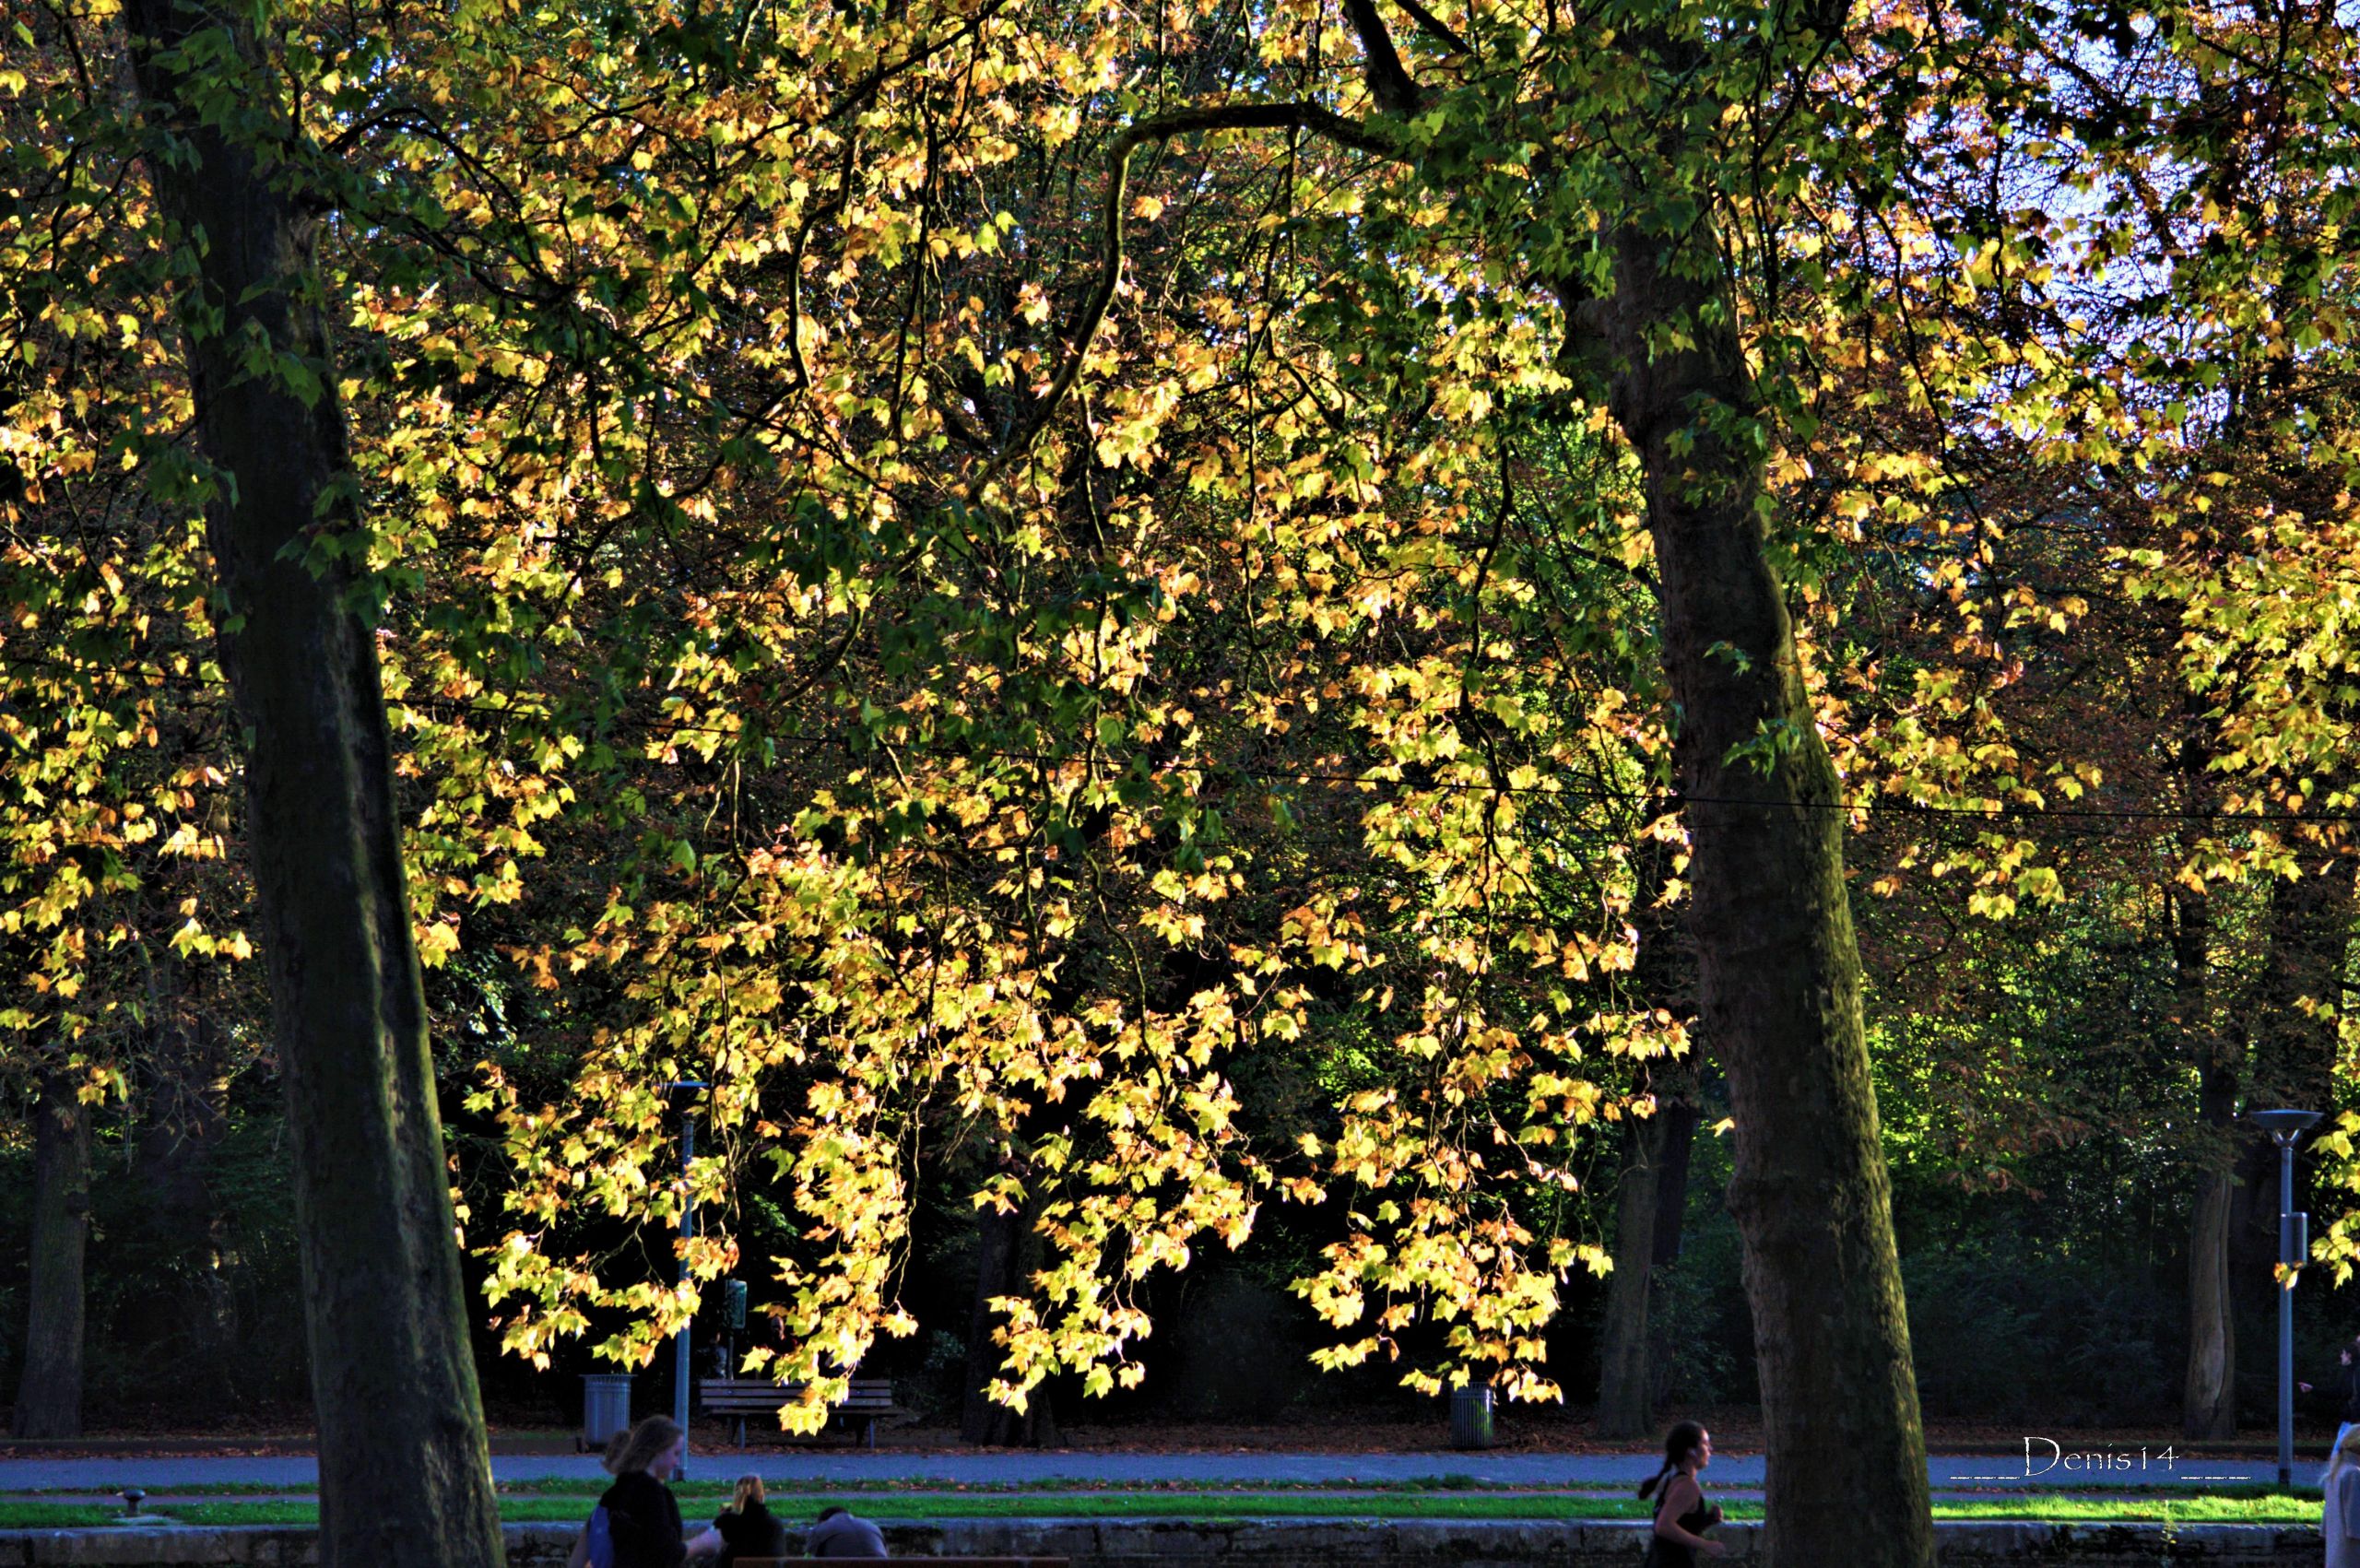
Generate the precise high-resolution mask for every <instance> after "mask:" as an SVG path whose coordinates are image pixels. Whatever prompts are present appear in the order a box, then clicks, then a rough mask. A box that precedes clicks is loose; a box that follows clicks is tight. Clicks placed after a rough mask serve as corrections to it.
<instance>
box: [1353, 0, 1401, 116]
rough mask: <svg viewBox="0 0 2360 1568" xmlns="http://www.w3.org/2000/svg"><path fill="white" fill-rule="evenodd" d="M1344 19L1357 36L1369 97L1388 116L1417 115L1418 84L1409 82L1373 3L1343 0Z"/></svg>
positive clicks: (1398, 54) (1366, 0)
mask: <svg viewBox="0 0 2360 1568" xmlns="http://www.w3.org/2000/svg"><path fill="white" fill-rule="evenodd" d="M1344 15H1345V16H1347V17H1349V18H1351V23H1352V30H1353V31H1354V32H1356V33H1358V34H1360V40H1361V54H1362V57H1363V59H1364V60H1365V61H1366V62H1367V71H1368V90H1369V95H1370V96H1371V97H1373V98H1375V100H1376V106H1377V107H1378V108H1379V109H1382V110H1384V111H1385V112H1386V113H1387V114H1396V115H1399V116H1400V117H1401V118H1403V119H1405V120H1406V119H1408V118H1409V117H1410V115H1412V114H1415V113H1416V112H1418V84H1417V83H1416V82H1414V81H1412V80H1410V73H1409V71H1408V70H1407V69H1406V68H1405V67H1404V66H1403V65H1402V64H1401V55H1400V52H1399V51H1398V50H1396V49H1395V48H1394V47H1393V35H1392V34H1391V33H1389V32H1387V31H1386V28H1385V23H1384V21H1383V20H1382V19H1381V18H1379V17H1378V16H1377V14H1376V0H1344Z"/></svg>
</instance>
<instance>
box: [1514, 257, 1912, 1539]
mask: <svg viewBox="0 0 2360 1568" xmlns="http://www.w3.org/2000/svg"><path fill="white" fill-rule="evenodd" d="M1612 255H1613V259H1614V281H1613V292H1612V293H1611V295H1609V296H1606V297H1603V298H1591V297H1590V295H1589V293H1588V291H1587V289H1584V288H1582V287H1581V286H1579V285H1577V284H1568V285H1566V286H1564V287H1563V288H1561V289H1560V291H1559V292H1560V295H1561V297H1562V298H1563V299H1564V301H1565V303H1566V307H1567V313H1568V315H1569V317H1570V318H1571V327H1570V330H1571V333H1572V335H1573V336H1572V338H1571V340H1570V341H1569V350H1570V352H1571V353H1573V354H1574V355H1575V356H1576V357H1577V358H1579V359H1581V360H1587V361H1588V365H1589V368H1590V369H1591V370H1592V371H1593V372H1594V373H1596V374H1598V375H1599V376H1602V377H1603V378H1604V380H1605V381H1606V383H1607V385H1608V388H1609V395H1610V396H1609V406H1610V408H1611V412H1612V414H1613V416H1614V418H1615V420H1616V422H1617V423H1618V424H1619V425H1620V427H1621V428H1622V432H1623V434H1624V436H1625V437H1626V439H1627V440H1628V441H1629V442H1630V443H1631V445H1632V447H1633V448H1634V450H1635V451H1636V453H1637V454H1638V456H1639V459H1640V463H1641V466H1642V470H1643V473H1644V476H1645V485H1646V516H1647V526H1648V531H1649V533H1650V535H1651V536H1652V538H1653V541H1654V545H1655V556H1656V568H1657V572H1658V580H1659V583H1660V585H1661V596H1662V601H1663V611H1664V614H1663V628H1662V637H1663V658H1664V664H1665V670H1666V674H1667V676H1668V677H1669V679H1670V688H1671V693H1672V701H1673V705H1674V708H1675V711H1676V712H1677V713H1678V714H1679V718H1680V730H1679V735H1678V737H1677V740H1676V752H1675V756H1676V762H1677V768H1678V776H1679V782H1680V787H1681V795H1682V796H1683V800H1684V807H1683V812H1684V819H1685V822H1686V825H1687V829H1688V833H1689V841H1690V845H1691V850H1692V859H1691V863H1690V868H1689V878H1690V885H1691V892H1690V929H1691V931H1692V932H1693V937H1694V940H1695V947H1696V966H1697V989H1698V1024H1699V1027H1700V1028H1701V1030H1702V1031H1703V1033H1704V1036H1705V1039H1707V1040H1709V1041H1710V1042H1711V1043H1712V1049H1713V1052H1714V1055H1715V1058H1716V1060H1717V1062H1718V1063H1719V1064H1720V1067H1721V1070H1722V1072H1723V1073H1724V1074H1725V1076H1726V1078H1727V1081H1728V1086H1729V1108H1730V1112H1731V1114H1732V1115H1733V1117H1734V1118H1735V1122H1736V1126H1735V1150H1734V1161H1735V1171H1734V1174H1733V1176H1732V1178H1731V1180H1730V1183H1729V1209H1730V1212H1731V1214H1732V1216H1733V1217H1734V1218H1735V1219H1736V1220H1737V1224H1738V1228H1739V1232H1740V1237H1741V1239H1742V1244H1743V1252H1744V1274H1745V1285H1746V1295H1747V1298H1748V1300H1749V1302H1750V1303H1752V1311H1753V1328H1754V1346H1755V1353H1756V1358H1757V1362H1758V1366H1759V1371H1760V1375H1761V1385H1762V1401H1763V1424H1764V1440H1765V1446H1766V1450H1767V1455H1768V1474H1767V1476H1766V1478H1765V1491H1766V1498H1765V1503H1764V1515H1765V1517H1766V1520H1767V1527H1766V1541H1765V1545H1766V1549H1767V1555H1768V1559H1769V1561H1770V1562H1772V1563H1774V1564H1776V1565H1777V1568H1815V1565H1817V1564H1822V1563H1829V1562H1846V1563H1852V1564H1860V1565H1864V1568H1881V1565H1886V1564H1891V1565H1894V1568H1905V1565H1906V1568H1929V1565H1930V1564H1931V1563H1932V1562H1933V1561H1934V1541H1933V1525H1932V1517H1931V1511H1930V1505H1929V1495H1928V1488H1927V1479H1926V1461H1925V1439H1924V1434H1923V1432H1922V1429H1921V1427H1920V1425H1919V1421H1918V1409H1917V1380H1916V1376H1915V1373H1914V1371H1913V1369H1912V1367H1911V1363H1910V1355H1909V1329H1908V1318H1907V1315H1906V1312H1905V1310H1904V1308H1903V1304H1902V1292H1901V1274H1900V1267H1899V1263H1898V1259H1897V1256H1896V1252H1895V1248H1894V1235H1893V1215H1892V1190H1891V1184H1890V1180H1889V1178H1888V1176H1887V1173H1886V1171H1885V1164H1884V1155H1883V1150H1882V1148H1881V1147H1880V1145H1879V1143H1878V1131H1877V1109H1876V1098H1875V1094H1874V1091H1873V1090H1872V1089H1871V1087H1870V1079H1869V1058H1868V1049H1867V1043H1866V1039H1865V1036H1864V1032H1863V1025H1862V1019H1861V1010H1860V963H1859V954H1858V945H1857V943H1856V941H1855V939H1854V936H1853V930H1852V914H1851V905H1850V902H1849V899H1848V895H1847V890H1846V887H1845V874H1844V845H1843V833H1844V826H1845V822H1844V813H1843V810H1842V797H1841V794H1840V792H1839V790H1838V787H1837V781H1836V777H1835V768H1834V766H1833V764H1832V763H1831V762H1830V761H1829V760H1828V756H1827V752H1826V749H1825V748H1824V747H1823V745H1822V743H1821V741H1820V737H1819V732H1818V729H1817V727H1816V725H1814V723H1813V715H1812V713H1811V702H1810V698H1809V694H1808V693H1807V691H1806V690H1805V689H1804V685H1803V678H1802V670H1801V668H1800V666H1799V662H1798V656H1797V653H1796V646H1795V637H1794V628H1793V624H1792V622H1791V620H1790V619H1789V618H1788V610H1787V600H1786V594H1785V590H1784V588H1783V586H1782V585H1781V584H1780V583H1779V581H1778V578H1777V575H1776V572H1775V571H1774V569H1773V567H1772V565H1771V562H1770V560H1769V555H1768V550H1767V541H1766V538H1765V535H1764V513H1763V507H1764V501H1765V500H1766V497H1767V494H1768V491H1767V487H1766V482H1765V478H1764V472H1763V467H1762V460H1761V457H1760V454H1761V452H1762V451H1764V446H1765V443H1764V442H1761V441H1760V440H1759V436H1760V432H1761V429H1762V421H1763V419H1764V409H1763V407H1762V406H1761V403H1760V400H1759V398H1758V396H1757V395H1756V391H1755V388H1754V386H1753V384H1752V377H1751V374H1750V372H1749V371H1748V370H1747V368H1746V362H1745V357H1744V353H1743V351H1742V348H1741V346H1740V343H1739V340H1738V337H1737V335H1736V332H1735V330H1734V329H1733V327H1732V325H1731V322H1732V320H1733V317H1734V314H1735V312H1734V311H1733V310H1732V308H1731V306H1730V302H1729V300H1728V299H1727V298H1726V296H1725V294H1724V289H1725V287H1726V285H1725V283H1724V282H1723V277H1722V272H1721V261H1720V256H1719V253H1718V249H1717V245H1716V244H1715V242H1714V237H1713V235H1712V233H1711V230H1710V226H1709V224H1707V223H1706V222H1705V221H1703V220H1696V221H1694V222H1693V223H1691V224H1690V226H1689V227H1688V228H1687V229H1686V230H1685V231H1683V232H1681V233H1677V234H1667V233H1659V232H1653V231H1650V230H1649V229H1648V228H1647V227H1646V226H1644V225H1642V224H1641V223H1639V222H1637V221H1635V220H1626V221H1625V222H1624V223H1623V224H1622V226H1621V228H1620V230H1618V231H1617V232H1616V233H1615V234H1614V235H1613V238H1612ZM1863 1521H1872V1523H1870V1524H1867V1525H1865V1526H1864V1524H1863Z"/></svg>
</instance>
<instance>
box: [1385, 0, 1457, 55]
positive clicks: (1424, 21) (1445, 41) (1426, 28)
mask: <svg viewBox="0 0 2360 1568" xmlns="http://www.w3.org/2000/svg"><path fill="white" fill-rule="evenodd" d="M1393 3H1394V4H1395V5H1396V6H1400V7H1401V9H1402V10H1403V11H1404V12H1406V13H1408V15H1409V18H1410V20H1411V21H1413V22H1415V23H1417V24H1418V30H1419V31H1420V32H1422V33H1424V34H1425V35H1426V36H1427V37H1428V38H1431V39H1433V40H1434V41H1435V42H1437V43H1439V44H1441V45H1442V46H1443V47H1444V48H1445V49H1447V50H1449V51H1450V52H1451V53H1453V54H1470V55H1471V54H1473V53H1475V46H1474V45H1473V44H1471V43H1469V42H1468V41H1466V40H1465V39H1463V38H1461V37H1459V36H1458V33H1457V30H1456V29H1453V28H1452V27H1451V25H1450V24H1449V23H1448V22H1445V21H1444V20H1443V19H1442V18H1440V17H1437V16H1435V15H1434V13H1433V12H1432V11H1429V10H1427V9H1426V8H1425V7H1424V6H1421V5H1419V4H1418V0H1393Z"/></svg>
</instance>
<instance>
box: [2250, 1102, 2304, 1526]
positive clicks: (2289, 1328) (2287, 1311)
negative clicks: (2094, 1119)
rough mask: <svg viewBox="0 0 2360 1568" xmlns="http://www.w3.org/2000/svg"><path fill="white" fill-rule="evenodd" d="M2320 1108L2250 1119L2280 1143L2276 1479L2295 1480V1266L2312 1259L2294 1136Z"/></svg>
mask: <svg viewBox="0 0 2360 1568" xmlns="http://www.w3.org/2000/svg"><path fill="white" fill-rule="evenodd" d="M2246 1120H2247V1121H2249V1122H2251V1123H2253V1124H2254V1125H2255V1126H2259V1127H2260V1128H2261V1130H2262V1131H2264V1132H2266V1133H2268V1134H2269V1135H2270V1140H2271V1142H2272V1143H2275V1144H2276V1145H2277V1146H2278V1261H2279V1262H2280V1263H2281V1264H2282V1265H2283V1266H2284V1267H2285V1270H2286V1275H2285V1278H2284V1279H2281V1280H2280V1281H2279V1283H2278V1484H2279V1485H2280V1486H2292V1485H2294V1484H2295V1270H2296V1269H2298V1268H2300V1267H2302V1266H2303V1265H2304V1264H2305V1263H2306V1262H2307V1261H2309V1258H2310V1252H2311V1235H2310V1232H2311V1217H2310V1216H2309V1215H2307V1214H2298V1213H2296V1212H2295V1139H2297V1138H2301V1137H2302V1136H2303V1132H2304V1129H2305V1128H2307V1127H2308V1126H2310V1125H2311V1124H2312V1123H2313V1122H2316V1121H2318V1120H2319V1113H2318V1112H2317V1111H2252V1112H2248V1114H2247V1115H2246Z"/></svg>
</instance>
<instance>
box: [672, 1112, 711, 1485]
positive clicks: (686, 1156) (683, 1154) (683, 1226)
mask: <svg viewBox="0 0 2360 1568" xmlns="http://www.w3.org/2000/svg"><path fill="white" fill-rule="evenodd" d="M712 1087H713V1085H711V1084H709V1083H707V1082H705V1081H704V1080H703V1079H693V1078H691V1079H676V1080H674V1081H673V1082H671V1083H667V1084H666V1085H665V1086H664V1095H665V1098H666V1099H667V1100H669V1101H671V1102H672V1108H673V1109H674V1110H676V1111H678V1112H679V1113H680V1243H681V1246H680V1283H681V1284H683V1285H685V1284H687V1283H688V1282H689V1249H688V1241H689V1238H690V1237H691V1236H693V1235H695V1234H696V1233H697V1200H696V1198H695V1197H694V1196H693V1195H692V1194H691V1192H690V1187H689V1161H691V1160H694V1159H695V1158H696V1155H697V1095H698V1094H699V1092H701V1091H704V1090H708V1089H711V1088H712ZM672 1420H673V1421H674V1422H675V1423H677V1424H678V1427H679V1429H680V1431H681V1432H682V1433H684V1434H685V1433H686V1432H688V1430H689V1325H687V1324H685V1323H683V1324H682V1325H680V1326H679V1327H678V1329H676V1330H675V1331H674V1332H673V1335H672ZM687 1452H688V1449H687V1447H686V1446H685V1445H683V1447H682V1448H681V1453H682V1455H683V1456H686V1454H687ZM688 1473H689V1467H688V1463H687V1460H686V1458H685V1457H683V1459H682V1461H681V1464H680V1468H679V1469H678V1470H677V1471H675V1472H674V1479H676V1480H678V1479H680V1478H682V1477H685V1476H686V1475H687V1474H688Z"/></svg>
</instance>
